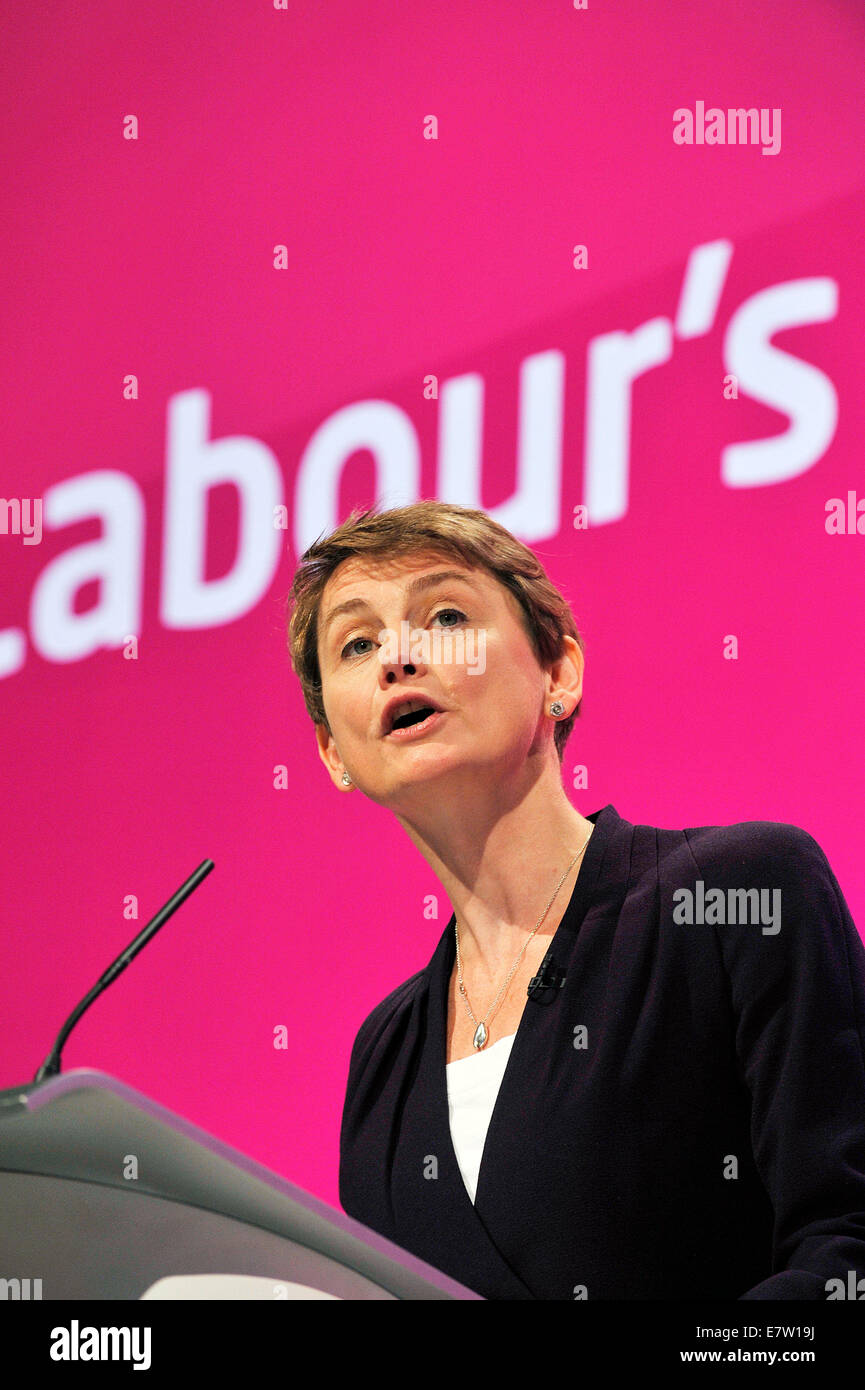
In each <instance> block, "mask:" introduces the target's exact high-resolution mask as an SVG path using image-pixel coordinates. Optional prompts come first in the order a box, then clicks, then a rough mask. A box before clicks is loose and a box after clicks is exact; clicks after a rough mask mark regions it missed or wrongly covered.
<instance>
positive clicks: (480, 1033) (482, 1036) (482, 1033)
mask: <svg viewBox="0 0 865 1390" xmlns="http://www.w3.org/2000/svg"><path fill="white" fill-rule="evenodd" d="M486 1040H487V1025H486V1024H485V1023H479V1024H478V1026H477V1028H476V1029H475V1035H474V1037H473V1038H472V1042H473V1043H474V1045H475V1047H476V1048H478V1049H480V1048H482V1047H483V1045H484V1043H485V1042H486Z"/></svg>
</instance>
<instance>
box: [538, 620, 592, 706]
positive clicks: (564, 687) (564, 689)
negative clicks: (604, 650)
mask: <svg viewBox="0 0 865 1390" xmlns="http://www.w3.org/2000/svg"><path fill="white" fill-rule="evenodd" d="M585 665H586V659H585V657H584V656H583V652H582V648H581V647H580V644H579V642H577V641H576V639H575V638H573V637H563V638H562V654H561V656H560V657H558V659H557V660H556V661H554V662H553V664H552V666H551V667H550V669H549V673H548V683H547V706H548V707H549V704H550V702H551V701H552V700H562V701H563V703H564V705H565V708H566V709H567V710H568V712H569V713H570V712H572V711H573V710H575V709H576V707H577V705H578V704H579V703H580V701H581V700H582V698H583V671H584V670H585Z"/></svg>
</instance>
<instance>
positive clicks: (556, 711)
mask: <svg viewBox="0 0 865 1390" xmlns="http://www.w3.org/2000/svg"><path fill="white" fill-rule="evenodd" d="M564 712H565V707H564V705H563V704H562V702H561V700H554V701H553V703H552V704H551V705H550V714H552V715H555V717H556V719H558V717H559V715H560V714H564Z"/></svg>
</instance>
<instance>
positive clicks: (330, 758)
mask: <svg viewBox="0 0 865 1390" xmlns="http://www.w3.org/2000/svg"><path fill="white" fill-rule="evenodd" d="M315 738H316V743H317V744H318V756H319V757H320V758H321V761H322V762H323V763H324V765H325V767H326V768H327V770H328V772H329V773H330V777H331V781H332V782H333V784H334V786H335V787H339V789H340V791H346V790H347V787H348V784H347V783H346V782H344V781H343V779H342V774H343V773H344V772H345V763H344V762H343V761H342V758H341V757H340V756H339V749H338V748H337V746H336V744H335V743H334V741H333V735H332V733H331V732H330V729H329V728H328V726H327V724H316V726H315Z"/></svg>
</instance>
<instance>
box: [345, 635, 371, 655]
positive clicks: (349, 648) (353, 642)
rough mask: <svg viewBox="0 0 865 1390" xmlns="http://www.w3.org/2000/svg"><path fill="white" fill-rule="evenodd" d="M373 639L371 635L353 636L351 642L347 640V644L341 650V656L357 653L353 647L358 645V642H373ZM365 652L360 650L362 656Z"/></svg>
mask: <svg viewBox="0 0 865 1390" xmlns="http://www.w3.org/2000/svg"><path fill="white" fill-rule="evenodd" d="M371 641H372V638H371V637H353V638H352V640H351V641H350V642H346V644H345V646H344V647H343V649H342V651H341V652H340V656H341V657H345V656H347V655H349V654H351V655H354V654H355V653H353V652H352V648H353V647H356V646H357V644H358V642H371ZM363 654H364V653H363V652H360V653H359V655H360V656H363Z"/></svg>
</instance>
